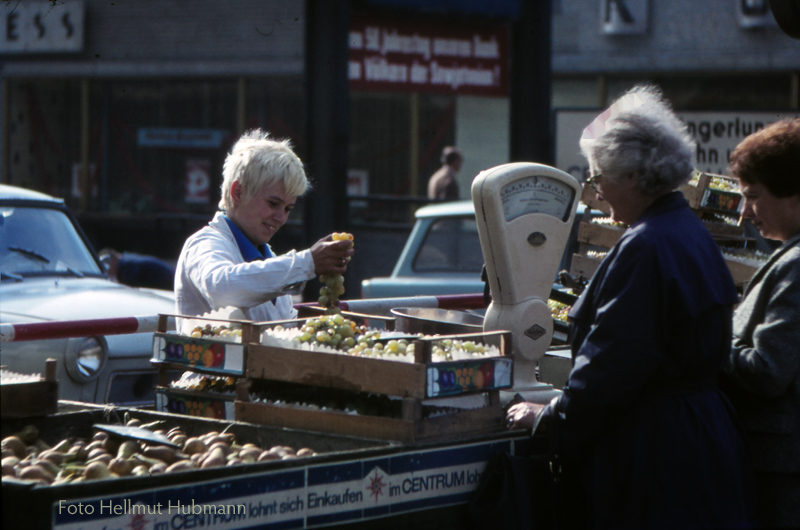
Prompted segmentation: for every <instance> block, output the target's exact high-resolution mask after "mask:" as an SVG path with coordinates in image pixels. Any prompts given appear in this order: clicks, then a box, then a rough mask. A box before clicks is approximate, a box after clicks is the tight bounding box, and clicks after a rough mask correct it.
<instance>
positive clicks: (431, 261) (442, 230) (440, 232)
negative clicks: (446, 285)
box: [413, 217, 483, 274]
mask: <svg viewBox="0 0 800 530" xmlns="http://www.w3.org/2000/svg"><path fill="white" fill-rule="evenodd" d="M482 266H483V253H482V251H481V242H480V239H479V238H478V225H477V223H476V222H475V218H474V217H455V218H452V219H439V220H437V221H435V222H434V223H433V224H431V226H430V228H429V229H428V233H427V234H425V239H424V241H423V242H422V245H421V246H420V248H419V251H418V252H417V255H416V257H415V258H414V262H413V268H414V271H416V272H457V273H478V274H480V272H481V267H482Z"/></svg>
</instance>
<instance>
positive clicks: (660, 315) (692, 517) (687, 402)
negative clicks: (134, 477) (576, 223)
mask: <svg viewBox="0 0 800 530" xmlns="http://www.w3.org/2000/svg"><path fill="white" fill-rule="evenodd" d="M586 133H587V134H586V138H585V139H584V141H582V142H581V143H582V150H583V152H584V154H585V155H586V156H587V158H588V160H589V164H590V168H591V169H590V171H591V176H590V177H589V179H588V181H587V182H588V185H591V186H594V187H595V189H596V190H597V196H598V198H599V199H602V200H604V201H606V202H607V203H608V205H609V206H610V209H611V217H612V219H614V220H615V221H619V222H622V223H625V224H627V225H628V226H629V228H628V229H627V230H626V231H625V233H624V234H623V236H622V238H621V239H620V240H619V242H618V243H617V244H616V245H615V246H614V247H613V248H612V249H611V250H610V251H609V253H608V255H607V257H606V258H605V259H604V260H603V262H602V264H601V265H600V267H599V268H598V270H597V272H596V273H595V275H594V277H593V278H592V280H591V282H590V284H589V285H588V286H587V288H586V290H585V291H584V293H583V294H582V295H581V297H580V298H579V299H578V301H577V302H576V303H575V305H574V306H573V308H572V311H571V312H570V319H571V334H570V335H571V337H570V338H571V341H570V343H571V348H572V355H573V368H572V371H571V372H570V375H569V379H568V381H567V385H566V386H565V387H564V389H563V393H562V394H561V395H560V396H558V397H556V398H555V399H553V401H552V402H550V403H549V404H548V405H546V406H545V405H540V404H534V403H522V404H518V405H515V406H513V407H511V408H510V409H509V412H508V419H509V422H510V423H511V424H512V427H528V426H531V425H534V424H535V423H537V420H538V423H539V424H540V425H544V426H546V427H547V428H548V429H551V430H552V432H553V433H554V434H555V439H557V440H558V448H557V449H558V452H559V455H560V458H561V461H562V462H563V465H564V469H565V471H567V472H568V476H571V477H573V479H574V482H575V485H576V486H575V488H574V491H573V494H574V495H575V497H576V498H575V502H574V503H573V504H572V506H574V507H575V511H574V512H573V513H572V514H570V515H571V516H575V514H576V513H579V512H582V513H581V516H582V517H584V518H585V519H583V520H581V521H580V523H581V524H580V526H581V527H586V528H614V529H621V528H631V529H633V528H636V529H644V528H665V529H675V528H681V529H687V528H747V527H749V525H750V521H751V520H752V499H751V495H750V489H749V488H750V486H749V484H750V477H751V470H750V467H749V466H750V463H749V462H750V461H749V455H748V452H747V447H746V445H745V443H744V441H743V438H742V434H741V432H740V430H739V428H738V424H737V422H736V419H735V417H734V416H733V415H732V413H731V408H730V406H729V404H728V402H727V400H726V398H725V397H724V395H723V394H722V393H721V392H720V391H719V390H718V388H717V376H718V374H719V373H720V371H721V369H722V366H723V365H724V363H725V361H726V359H727V357H728V354H729V352H730V347H731V345H730V333H731V316H732V308H733V305H734V304H735V303H736V301H737V293H736V289H735V286H734V283H733V279H732V278H731V275H730V273H729V271H728V269H727V266H726V264H725V261H724V259H723V258H722V255H721V253H720V250H719V248H718V247H717V245H716V243H715V242H714V240H713V239H712V238H711V236H710V235H709V233H708V231H707V230H706V229H705V228H704V226H703V224H702V223H701V221H700V220H698V218H697V216H696V215H695V214H694V213H693V212H692V210H691V209H690V208H689V206H688V204H687V202H686V200H685V199H684V198H683V195H682V194H681V193H680V192H679V191H676V189H677V188H678V187H679V186H680V185H682V184H684V183H686V182H687V181H689V179H690V178H691V175H692V171H693V158H694V146H693V143H692V141H691V138H690V137H689V135H688V133H687V131H686V128H685V126H684V125H683V123H682V122H681V121H680V120H679V119H678V118H677V116H675V114H674V113H673V112H672V110H671V109H670V107H669V105H668V104H667V102H666V101H665V100H664V99H663V98H662V97H661V94H660V92H659V91H658V90H657V89H655V88H653V87H636V88H634V89H633V90H631V91H629V92H628V93H627V94H625V95H624V96H622V98H620V99H619V100H618V101H617V102H615V104H614V105H612V107H611V108H610V109H609V110H607V111H606V112H605V113H603V114H602V115H601V116H600V117H599V118H598V120H596V121H595V122H593V124H592V125H590V127H588V128H587V130H586ZM581 507H582V508H584V510H580V508H581Z"/></svg>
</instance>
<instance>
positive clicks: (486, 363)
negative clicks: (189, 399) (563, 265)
mask: <svg viewBox="0 0 800 530" xmlns="http://www.w3.org/2000/svg"><path fill="white" fill-rule="evenodd" d="M337 335H341V336H342V337H337ZM348 339H350V340H348ZM509 341H510V332H507V331H500V332H492V333H468V334H461V335H442V336H438V335H428V336H420V335H408V334H405V335H404V334H403V333H401V332H393V331H374V330H367V329H363V328H359V327H358V326H357V325H355V323H353V322H352V321H351V320H349V319H347V318H343V317H342V315H324V316H321V317H317V318H313V319H309V320H308V321H307V322H306V324H305V325H304V326H303V327H301V328H300V329H298V330H295V331H293V332H290V333H287V330H285V329H281V330H277V331H276V330H271V331H266V332H265V336H264V337H262V341H261V343H260V344H249V345H248V346H247V358H246V368H245V379H244V380H243V381H242V382H241V383H240V388H239V389H238V391H237V401H236V403H235V410H236V418H237V419H238V420H240V421H249V422H254V423H265V424H270V425H283V426H286V427H293V428H304V429H312V430H315V429H316V430H321V431H323V432H330V433H336V434H351V435H355V436H363V437H367V438H377V439H389V440H397V441H403V442H409V441H416V440H423V439H424V440H432V439H443V438H447V437H451V436H458V435H461V434H464V433H467V432H478V431H484V432H486V431H487V430H488V431H491V430H494V429H498V430H499V429H502V411H501V409H500V406H499V398H498V392H499V390H500V389H504V388H509V387H511V385H512V384H513V381H512V373H513V360H512V358H511V356H510V354H509V351H510V349H509V346H508V344H509Z"/></svg>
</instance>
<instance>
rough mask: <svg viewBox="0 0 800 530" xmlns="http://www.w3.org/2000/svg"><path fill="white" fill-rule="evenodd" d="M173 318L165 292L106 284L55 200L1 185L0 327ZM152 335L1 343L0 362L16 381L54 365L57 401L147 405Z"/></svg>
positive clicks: (86, 246) (101, 270)
mask: <svg viewBox="0 0 800 530" xmlns="http://www.w3.org/2000/svg"><path fill="white" fill-rule="evenodd" d="M174 311H175V305H174V295H173V293H172V292H171V291H163V290H156V289H136V288H132V287H128V286H125V285H122V284H120V283H116V282H114V281H112V280H111V279H110V278H109V276H108V274H107V272H106V270H105V268H104V267H103V265H102V264H101V262H100V259H99V257H98V255H97V253H96V252H95V250H94V249H93V248H92V246H91V244H90V243H89V241H88V240H87V238H86V236H85V234H84V233H83V231H82V230H81V228H80V226H79V225H78V222H77V220H76V219H75V217H74V215H73V214H72V213H71V212H70V211H69V209H68V208H67V207H66V206H65V205H64V201H63V200H62V199H57V198H54V197H51V196H49V195H45V194H42V193H38V192H34V191H30V190H26V189H23V188H18V187H14V186H7V185H0V322H2V323H32V322H46V321H59V320H83V319H99V318H113V317H130V316H147V315H157V314H159V313H166V314H172V313H174ZM151 350H152V333H136V334H128V335H108V336H94V337H93V336H86V337H78V338H69V339H49V340H34V341H20V342H13V341H12V342H4V343H2V349H1V350H0V362H1V363H2V365H3V366H4V367H5V369H6V370H8V371H10V372H15V373H42V372H43V371H44V367H45V361H46V359H48V358H54V359H56V361H57V377H58V393H59V398H60V399H69V400H76V401H84V402H95V403H118V404H127V405H137V404H152V403H153V399H154V397H153V387H154V385H155V382H156V377H155V376H156V374H155V371H154V369H153V368H152V366H151V364H150V358H151V356H152V355H151Z"/></svg>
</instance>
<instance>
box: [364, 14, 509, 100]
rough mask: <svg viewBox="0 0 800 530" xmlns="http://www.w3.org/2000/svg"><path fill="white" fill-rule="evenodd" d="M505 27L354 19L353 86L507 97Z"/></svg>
mask: <svg viewBox="0 0 800 530" xmlns="http://www.w3.org/2000/svg"><path fill="white" fill-rule="evenodd" d="M508 41H509V35H508V27H507V26H506V25H502V24H487V25H478V24H460V23H452V24H450V23H448V24H441V23H434V22H433V21H418V20H407V19H397V20H394V19H392V20H389V19H375V18H355V17H354V19H353V20H352V21H351V24H350V64H349V73H348V76H349V79H350V89H351V90H365V91H396V92H397V91H400V92H436V93H446V94H470V95H478V96H507V95H508V69H509V58H508V48H509V44H508Z"/></svg>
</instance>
